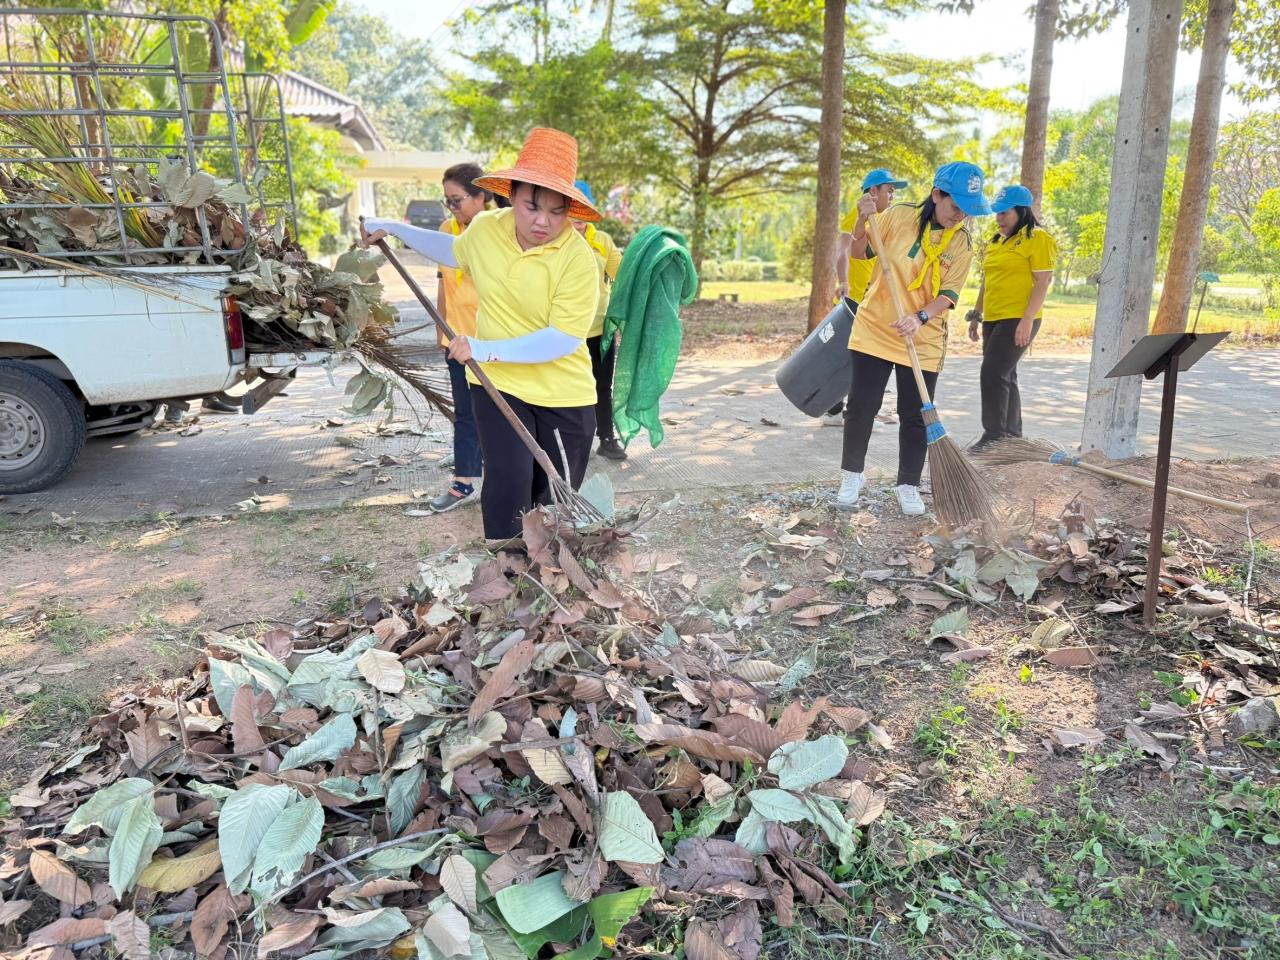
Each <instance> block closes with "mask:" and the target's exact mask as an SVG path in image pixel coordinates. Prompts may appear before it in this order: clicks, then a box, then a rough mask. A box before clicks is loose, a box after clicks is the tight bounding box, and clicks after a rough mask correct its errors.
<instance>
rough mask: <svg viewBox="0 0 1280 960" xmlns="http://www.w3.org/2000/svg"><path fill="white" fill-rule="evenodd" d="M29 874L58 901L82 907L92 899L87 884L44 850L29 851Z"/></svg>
mask: <svg viewBox="0 0 1280 960" xmlns="http://www.w3.org/2000/svg"><path fill="white" fill-rule="evenodd" d="M31 876H32V878H33V879H34V880H35V882H36V883H37V884H39V885H40V889H41V890H43V891H44V892H45V893H47V894H48V895H49V896H51V897H53V899H55V900H57V901H58V902H59V903H65V904H67V905H68V906H71V907H82V906H84V905H85V904H86V903H88V902H89V901H90V900H92V899H93V893H92V891H90V889H89V884H87V883H85V882H84V881H83V880H81V879H80V878H79V877H78V876H76V872H75V871H74V870H72V869H71V868H70V867H69V866H67V865H66V864H65V863H63V862H62V861H61V860H59V859H58V858H57V857H55V856H54V855H53V854H52V853H49V852H48V851H46V850H33V851H31Z"/></svg>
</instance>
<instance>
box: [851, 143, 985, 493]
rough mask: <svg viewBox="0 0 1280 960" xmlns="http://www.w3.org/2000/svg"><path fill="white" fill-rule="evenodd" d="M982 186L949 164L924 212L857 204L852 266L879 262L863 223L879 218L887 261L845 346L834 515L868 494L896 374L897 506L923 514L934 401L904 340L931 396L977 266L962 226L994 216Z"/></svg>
mask: <svg viewBox="0 0 1280 960" xmlns="http://www.w3.org/2000/svg"><path fill="white" fill-rule="evenodd" d="M982 186H983V175H982V170H981V169H980V168H978V167H976V166H974V165H973V164H972V163H963V162H957V163H948V164H946V165H944V166H942V167H939V168H938V171H937V173H935V174H934V177H933V190H932V191H931V192H930V193H929V196H928V197H926V198H925V200H924V202H923V203H921V204H918V205H912V204H905V203H899V204H895V205H894V206H892V207H890V208H889V209H888V210H886V211H885V212H884V213H877V212H876V208H875V200H874V199H873V198H872V197H869V196H864V197H863V198H862V199H861V200H859V201H858V213H859V215H860V218H861V219H859V221H858V223H857V225H856V226H855V228H854V232H853V242H852V244H851V248H850V256H852V257H853V258H854V259H858V260H863V259H866V258H868V257H872V256H874V255H875V251H873V250H872V249H871V248H870V247H869V246H868V241H867V220H868V219H869V218H874V219H875V223H876V226H877V228H878V230H879V234H880V239H881V241H882V243H883V244H884V253H885V258H884V259H882V260H880V261H879V262H878V263H877V265H876V266H877V269H876V271H875V274H874V275H873V276H872V278H871V285H870V286H869V287H868V288H867V293H866V296H865V297H864V298H863V300H862V303H861V304H859V307H858V321H857V323H855V324H854V325H853V333H852V334H851V335H850V337H849V349H850V350H851V351H853V373H852V382H851V384H850V390H849V410H848V413H847V414H846V416H845V421H844V451H843V454H842V456H841V462H840V467H841V470H840V475H841V477H840V490H839V492H838V493H837V494H836V506H838V507H841V508H843V509H846V510H851V509H853V507H854V504H856V503H857V501H858V497H859V496H860V495H861V493H862V486H863V483H864V482H865V481H864V476H863V467H864V464H865V463H866V458H867V444H868V443H869V442H870V440H871V428H872V425H873V424H874V423H875V416H876V413H877V412H878V411H879V409H880V404H881V402H882V401H883V399H884V391H885V386H886V385H887V384H888V382H889V375H890V374H893V375H894V377H895V379H896V385H897V393H898V482H897V495H898V505H899V506H900V507H901V508H902V512H903V513H904V514H907V515H915V514H921V513H924V501H923V500H921V499H920V475H921V474H922V473H923V471H924V460H925V450H926V447H927V443H926V439H925V427H924V418H923V417H922V416H921V413H920V407H921V405H922V404H923V403H925V402H928V400H929V398H928V397H923V398H922V397H921V396H920V392H919V390H918V388H917V387H916V383H915V379H914V377H913V375H912V372H911V366H910V363H911V360H910V358H909V357H908V355H907V345H906V342H905V338H906V337H914V338H915V344H916V352H917V353H918V355H919V357H920V366H921V368H922V369H923V371H924V379H925V383H926V384H927V385H928V387H929V392H930V395H932V394H933V391H934V389H935V388H936V386H937V382H938V372H939V371H940V370H941V369H942V359H943V356H944V354H945V353H946V344H947V325H946V313H947V311H949V310H952V309H953V308H954V307H955V305H956V302H957V301H958V300H959V299H960V291H961V290H962V289H963V288H964V282H965V280H966V279H967V278H968V276H969V265H970V263H971V262H972V260H973V250H972V244H971V242H970V238H969V231H968V230H966V229H965V221H966V220H967V219H968V218H969V217H977V216H985V215H986V214H988V213H990V212H991V208H990V207H989V206H987V201H986V198H985V197H983V195H982ZM890 271H891V272H892V274H893V275H894V276H895V277H896V278H897V280H898V283H899V289H901V290H902V291H904V293H905V295H906V298H907V302H906V304H905V306H906V307H907V309H908V310H909V311H911V312H909V313H907V314H906V315H905V316H899V315H898V312H897V311H896V310H895V309H894V306H893V299H892V297H891V295H890V293H889V286H888V284H887V282H886V280H885V275H886V273H887V272H890Z"/></svg>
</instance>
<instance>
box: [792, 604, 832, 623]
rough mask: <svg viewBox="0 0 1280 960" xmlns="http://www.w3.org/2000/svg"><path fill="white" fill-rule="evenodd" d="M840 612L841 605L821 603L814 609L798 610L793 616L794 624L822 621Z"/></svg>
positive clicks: (813, 607)
mask: <svg viewBox="0 0 1280 960" xmlns="http://www.w3.org/2000/svg"><path fill="white" fill-rule="evenodd" d="M839 612H840V605H839V604H836V603H819V604H815V605H814V606H812V607H805V608H804V609H803V610H797V611H796V612H795V613H793V614H792V615H791V620H792V622H793V623H799V622H800V621H802V620H811V621H813V620H821V619H822V618H823V617H829V616H831V615H832V614H833V613H839Z"/></svg>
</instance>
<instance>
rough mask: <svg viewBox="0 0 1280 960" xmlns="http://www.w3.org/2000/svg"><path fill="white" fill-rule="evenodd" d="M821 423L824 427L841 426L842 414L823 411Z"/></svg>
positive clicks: (842, 424) (842, 421)
mask: <svg viewBox="0 0 1280 960" xmlns="http://www.w3.org/2000/svg"><path fill="white" fill-rule="evenodd" d="M822 425H823V426H824V427H843V426H844V414H843V413H824V414H823V415H822Z"/></svg>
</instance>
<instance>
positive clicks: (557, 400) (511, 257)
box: [453, 208, 600, 407]
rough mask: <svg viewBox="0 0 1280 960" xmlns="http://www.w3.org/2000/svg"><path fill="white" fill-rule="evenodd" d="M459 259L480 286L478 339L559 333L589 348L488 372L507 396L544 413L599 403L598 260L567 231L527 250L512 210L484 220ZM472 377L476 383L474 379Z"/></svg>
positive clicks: (458, 244)
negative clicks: (592, 337) (594, 337)
mask: <svg viewBox="0 0 1280 960" xmlns="http://www.w3.org/2000/svg"><path fill="white" fill-rule="evenodd" d="M453 255H454V258H455V259H456V260H457V261H458V266H460V267H461V268H462V269H463V271H464V273H466V274H469V275H470V276H471V278H472V280H473V281H474V282H475V286H476V293H477V295H478V298H479V310H478V311H477V312H476V336H477V337H479V338H480V339H481V340H507V339H510V338H512V337H522V336H525V335H526V334H530V333H536V332H537V331H539V330H542V329H543V328H545V327H555V329H557V330H559V331H560V332H561V333H567V334H568V335H569V336H571V337H578V338H579V339H581V340H582V341H583V342H582V343H581V344H579V345H578V348H577V349H576V350H574V351H573V352H572V353H570V354H569V355H568V356H564V357H561V358H560V359H559V360H551V361H548V362H547V363H502V362H496V361H495V362H493V363H486V364H485V365H484V371H485V373H487V374H488V375H489V378H490V379H491V380H492V381H493V384H494V386H496V387H497V388H498V389H499V390H501V391H502V392H503V393H509V394H511V395H512V396H514V397H519V398H520V399H521V400H523V401H524V402H525V403H531V404H534V405H535V406H540V407H587V406H592V405H594V404H595V402H596V384H595V379H594V378H593V377H592V376H591V357H590V355H589V354H588V353H587V344H586V336H587V333H588V331H589V330H590V329H591V323H592V321H593V320H594V319H595V315H596V301H597V300H598V299H599V287H600V282H599V279H598V270H597V268H596V262H595V254H594V253H592V251H591V248H590V247H589V246H587V241H585V240H583V239H582V237H580V236H578V231H576V230H574V229H573V227H572V226H570V225H569V224H567V223H566V224H565V227H564V230H563V231H561V233H560V235H559V236H558V237H556V238H555V239H554V240H551V241H550V242H548V243H544V244H542V245H541V246H538V247H531V248H530V249H528V250H521V249H520V244H519V243H517V242H516V227H515V215H514V214H513V213H512V212H511V209H510V208H506V209H503V210H487V211H485V212H484V213H481V214H478V215H477V216H476V218H475V219H474V220H472V221H471V225H470V226H469V227H468V228H467V231H466V233H464V234H462V236H460V237H458V239H457V240H455V241H454V243H453ZM467 378H468V379H469V380H470V381H471V382H472V383H476V382H477V381H476V380H475V378H474V377H473V376H472V374H471V372H470V371H468V372H467Z"/></svg>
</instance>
